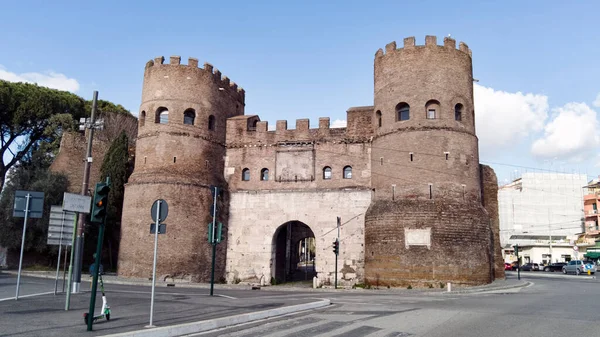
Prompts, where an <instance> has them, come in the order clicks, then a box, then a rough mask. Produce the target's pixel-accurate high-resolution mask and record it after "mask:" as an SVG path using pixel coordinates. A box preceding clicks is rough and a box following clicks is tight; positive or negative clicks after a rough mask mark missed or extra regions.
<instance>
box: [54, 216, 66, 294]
mask: <svg viewBox="0 0 600 337" xmlns="http://www.w3.org/2000/svg"><path fill="white" fill-rule="evenodd" d="M64 228H65V212H64V211H63V212H62V220H61V222H60V237H59V239H58V258H57V259H56V277H55V278H54V295H56V289H57V288H58V272H59V271H60V253H61V252H62V236H63V229H64Z"/></svg>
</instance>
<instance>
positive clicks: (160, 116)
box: [154, 106, 169, 124]
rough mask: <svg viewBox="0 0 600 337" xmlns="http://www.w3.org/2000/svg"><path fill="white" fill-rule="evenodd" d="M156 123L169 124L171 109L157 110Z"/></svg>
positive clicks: (161, 108)
mask: <svg viewBox="0 0 600 337" xmlns="http://www.w3.org/2000/svg"><path fill="white" fill-rule="evenodd" d="M154 123H160V124H167V123H169V109H167V108H165V107H162V106H161V107H160V108H158V109H157V110H156V117H155V118H154Z"/></svg>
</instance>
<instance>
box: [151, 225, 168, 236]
mask: <svg viewBox="0 0 600 337" xmlns="http://www.w3.org/2000/svg"><path fill="white" fill-rule="evenodd" d="M155 228H156V224H154V223H152V224H150V234H154V230H155ZM166 232H167V224H166V223H161V224H160V225H158V234H165V233H166Z"/></svg>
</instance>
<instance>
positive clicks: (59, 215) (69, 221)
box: [47, 206, 75, 246]
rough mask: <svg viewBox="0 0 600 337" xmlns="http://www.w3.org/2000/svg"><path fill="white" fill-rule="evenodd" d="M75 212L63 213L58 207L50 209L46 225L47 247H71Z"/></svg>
mask: <svg viewBox="0 0 600 337" xmlns="http://www.w3.org/2000/svg"><path fill="white" fill-rule="evenodd" d="M74 221H75V212H70V211H65V212H63V208H62V207H60V206H51V207H50V221H49V223H48V242H47V244H48V245H67V246H70V245H71V237H72V236H73V227H74Z"/></svg>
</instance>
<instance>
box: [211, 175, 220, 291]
mask: <svg viewBox="0 0 600 337" xmlns="http://www.w3.org/2000/svg"><path fill="white" fill-rule="evenodd" d="M213 188H214V192H213V191H211V192H213V195H214V197H213V211H212V213H213V214H212V216H213V221H212V227H211V229H210V230H211V236H210V237H211V240H210V241H211V242H210V244H211V245H212V268H211V271H210V296H212V295H213V290H214V287H215V260H216V257H217V240H216V235H215V234H216V233H215V226H216V221H217V196H218V195H219V193H218V192H219V188H218V187H217V186H214V187H213Z"/></svg>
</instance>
